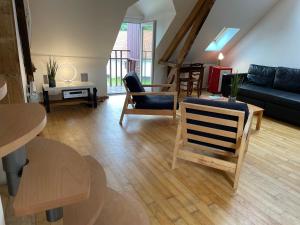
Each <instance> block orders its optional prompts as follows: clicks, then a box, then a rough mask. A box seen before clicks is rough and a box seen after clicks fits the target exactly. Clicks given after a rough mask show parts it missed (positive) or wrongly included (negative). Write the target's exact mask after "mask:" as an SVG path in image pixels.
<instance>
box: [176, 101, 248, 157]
mask: <svg viewBox="0 0 300 225" xmlns="http://www.w3.org/2000/svg"><path fill="white" fill-rule="evenodd" d="M244 122H245V112H244V111H238V110H232V109H225V108H219V107H213V106H207V105H198V104H192V103H185V102H183V103H181V129H182V138H183V144H185V145H192V146H197V147H199V148H201V149H202V150H204V151H205V150H206V151H210V152H214V153H216V154H221V155H232V154H237V151H236V150H237V149H238V147H239V145H240V143H241V139H242V135H243V130H244V124H245V123H244Z"/></svg>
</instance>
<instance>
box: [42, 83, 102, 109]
mask: <svg viewBox="0 0 300 225" xmlns="http://www.w3.org/2000/svg"><path fill="white" fill-rule="evenodd" d="M50 96H53V97H56V98H58V99H57V100H53V99H51V100H50ZM43 98H44V106H45V109H46V111H47V112H48V113H50V104H53V103H57V102H71V101H78V100H86V101H87V102H88V103H89V105H91V106H92V107H93V108H97V88H96V86H95V85H94V84H93V83H92V82H80V81H72V82H56V87H49V85H48V84H43Z"/></svg>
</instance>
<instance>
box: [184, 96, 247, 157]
mask: <svg viewBox="0 0 300 225" xmlns="http://www.w3.org/2000/svg"><path fill="white" fill-rule="evenodd" d="M184 102H187V103H192V104H199V105H208V106H213V107H219V108H225V109H232V110H238V111H243V112H245V118H248V115H249V109H248V106H247V104H245V103H229V102H224V101H214V100H206V99H196V98H186V99H185V100H184ZM187 112H188V113H192V114H198V115H205V116H210V117H216V118H221V119H228V120H234V121H237V120H238V118H237V117H236V116H230V115H224V114H220V113H214V112H207V111H201V110H195V109H187ZM246 122H247V119H245V123H246ZM187 123H190V124H193V125H199V126H204V127H210V128H214V129H220V130H226V131H231V132H237V129H236V128H234V127H228V126H224V125H218V124H212V123H208V122H202V121H196V120H191V119H188V120H187ZM187 132H188V133H190V134H194V135H198V136H202V137H207V138H213V139H216V140H221V141H226V142H231V143H235V142H236V140H235V139H233V138H228V137H224V136H219V135H215V134H210V133H205V132H200V131H196V130H191V129H188V131H187ZM188 141H189V142H191V143H193V144H199V145H203V146H207V147H211V148H215V149H219V150H223V151H229V152H235V149H232V148H227V147H223V146H219V145H216V144H210V143H206V142H201V141H197V140H192V139H189V140H188Z"/></svg>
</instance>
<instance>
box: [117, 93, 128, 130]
mask: <svg viewBox="0 0 300 225" xmlns="http://www.w3.org/2000/svg"><path fill="white" fill-rule="evenodd" d="M128 99H129V96H128V94H127V95H126V98H125V102H124V106H123V109H122V113H121V117H120V122H119V124H120V125H122V123H123V119H124V114H125V111H126V109H127V108H128Z"/></svg>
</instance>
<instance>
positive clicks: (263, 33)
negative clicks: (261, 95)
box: [225, 0, 300, 72]
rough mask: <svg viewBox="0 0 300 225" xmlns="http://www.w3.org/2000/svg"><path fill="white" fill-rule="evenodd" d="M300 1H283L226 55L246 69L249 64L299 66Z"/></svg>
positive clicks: (237, 65)
mask: <svg viewBox="0 0 300 225" xmlns="http://www.w3.org/2000/svg"><path fill="white" fill-rule="evenodd" d="M299 12H300V1H299V0H281V1H279V2H278V3H277V4H276V5H275V7H274V8H273V9H272V10H271V11H270V12H269V13H268V14H267V15H266V16H265V17H264V18H263V19H262V20H261V21H260V22H259V23H258V24H257V25H256V26H255V27H254V28H253V29H252V30H251V31H250V32H249V33H248V34H247V35H246V36H245V37H244V38H243V39H242V40H241V42H240V43H238V44H237V45H236V46H235V47H234V48H233V49H232V50H231V51H230V52H229V53H228V54H227V56H226V60H225V63H226V64H228V65H231V66H233V67H234V69H236V70H239V72H246V71H247V70H248V68H249V64H252V63H254V64H262V65H270V66H287V67H297V68H300V60H299V52H300V41H299V40H300V39H299V35H300V13H299Z"/></svg>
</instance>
